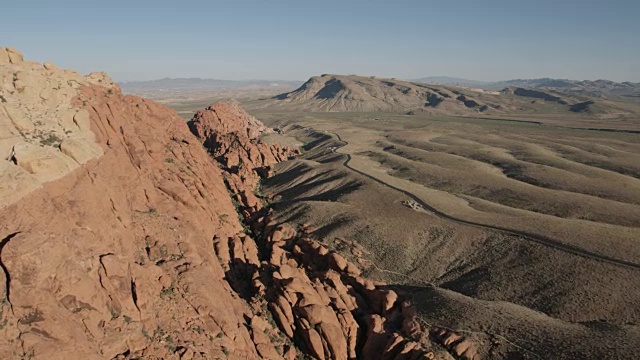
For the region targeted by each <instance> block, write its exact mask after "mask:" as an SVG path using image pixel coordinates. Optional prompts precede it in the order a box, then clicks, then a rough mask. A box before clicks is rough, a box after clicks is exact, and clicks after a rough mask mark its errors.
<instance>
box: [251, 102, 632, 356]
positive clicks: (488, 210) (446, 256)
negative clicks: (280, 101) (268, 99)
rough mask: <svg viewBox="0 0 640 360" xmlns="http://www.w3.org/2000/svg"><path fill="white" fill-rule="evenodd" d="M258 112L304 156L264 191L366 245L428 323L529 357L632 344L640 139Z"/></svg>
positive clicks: (373, 271) (369, 116)
mask: <svg viewBox="0 0 640 360" xmlns="http://www.w3.org/2000/svg"><path fill="white" fill-rule="evenodd" d="M249 106H250V104H249ZM253 114H254V115H255V116H257V117H258V118H260V119H261V120H262V121H264V122H265V123H266V124H268V125H269V126H276V127H280V128H282V129H284V130H285V131H286V134H287V135H288V136H289V137H293V138H295V139H296V140H297V141H299V143H300V144H301V145H302V146H303V149H305V152H304V154H303V155H302V156H301V157H299V158H297V159H295V160H293V161H289V162H285V163H281V164H279V165H278V166H277V167H276V175H275V176H273V177H272V178H269V179H267V180H266V181H265V183H264V184H263V191H265V192H266V193H272V194H277V199H278V201H277V202H276V203H275V204H273V206H274V209H275V210H276V214H278V216H280V217H281V218H282V219H283V220H286V221H294V222H298V223H309V224H311V225H312V226H313V228H314V229H315V232H314V234H315V236H316V237H318V238H321V239H324V241H325V242H326V243H327V244H328V246H329V247H330V248H340V247H341V246H344V245H343V243H342V241H341V239H353V240H356V241H357V242H358V243H360V244H362V245H363V246H364V248H365V249H366V250H367V260H366V263H365V266H366V267H367V269H368V270H367V273H368V275H369V276H372V277H376V278H380V279H383V280H386V281H388V282H389V283H390V284H393V285H392V286H393V287H394V288H395V289H398V290H399V291H403V292H407V293H409V294H410V295H411V296H412V297H413V298H414V299H415V302H416V304H417V305H418V307H419V308H420V310H421V313H422V316H423V320H424V321H425V322H427V323H434V322H435V323H444V324H446V325H447V326H449V327H451V328H453V329H458V330H462V331H469V332H475V333H478V334H484V336H487V335H486V334H492V335H493V336H494V337H499V338H504V339H508V341H509V342H511V343H513V344H517V347H519V348H521V350H522V351H524V352H525V353H527V354H528V356H531V357H532V358H548V357H547V355H546V354H551V353H554V354H555V357H554V358H566V359H574V358H576V359H577V358H581V355H580V354H584V353H585V351H588V352H589V353H591V354H595V353H600V354H602V355H601V356H602V357H603V358H607V357H608V356H607V353H608V354H611V353H610V352H609V351H611V349H612V348H615V349H616V350H615V353H619V354H626V355H629V356H631V354H632V353H633V351H635V350H634V349H637V344H638V342H639V341H640V337H639V336H640V328H639V327H638V325H637V324H638V321H639V320H640V303H639V302H638V299H640V290H639V289H638V287H637V286H636V284H638V283H640V262H638V259H640V247H638V244H637V239H639V238H640V161H638V154H639V153H640V134H638V133H637V132H635V131H633V130H632V131H629V132H625V131H621V132H611V131H601V130H586V129H581V128H579V127H580V126H581V124H580V123H578V126H576V127H578V128H568V127H563V126H557V125H556V124H555V123H553V122H550V123H549V124H539V123H531V122H523V121H513V120H510V119H483V118H472V117H453V116H427V115H425V116H420V115H417V116H416V115H402V114H391V113H326V112H325V113H308V112H305V113H296V112H270V111H268V110H267V111H265V110H261V109H256V110H255V111H253ZM572 126H574V125H572ZM604 126H606V124H596V126H594V124H593V123H588V124H582V127H583V128H584V127H589V128H593V127H604ZM278 138H279V139H280V141H282V140H281V138H282V136H278ZM587 349H589V350H587ZM598 349H600V350H598ZM605 349H606V350H605ZM601 351H602V352H601ZM503 355H504V354H503Z"/></svg>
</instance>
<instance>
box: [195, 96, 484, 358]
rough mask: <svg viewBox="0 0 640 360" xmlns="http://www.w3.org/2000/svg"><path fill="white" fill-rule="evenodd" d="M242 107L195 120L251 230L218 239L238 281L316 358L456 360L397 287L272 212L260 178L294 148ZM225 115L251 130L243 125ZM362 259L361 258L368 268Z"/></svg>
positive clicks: (220, 107)
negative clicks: (266, 136)
mask: <svg viewBox="0 0 640 360" xmlns="http://www.w3.org/2000/svg"><path fill="white" fill-rule="evenodd" d="M237 106H238V105H237V104H233V103H226V102H225V103H218V104H214V105H212V106H211V107H209V108H208V109H206V110H203V111H200V112H198V113H197V114H196V115H195V116H194V118H193V120H192V121H191V122H190V123H189V125H190V128H191V130H192V131H193V132H194V133H195V134H196V135H197V136H198V137H199V138H200V140H201V141H202V142H203V144H204V145H205V146H206V147H207V149H209V151H210V152H211V153H212V154H213V155H214V156H215V157H216V158H218V159H220V161H221V162H222V163H223V164H225V171H226V172H227V174H226V178H227V185H228V187H229V191H230V192H231V193H232V195H233V196H234V197H235V198H236V199H237V201H238V207H239V210H240V212H241V213H242V214H243V217H244V221H245V225H246V226H247V229H246V230H245V231H246V232H247V233H246V234H242V235H235V236H231V237H228V238H216V239H215V240H214V248H215V251H216V255H217V256H218V259H219V260H220V262H221V264H222V267H223V268H224V269H225V271H226V279H227V280H228V281H229V283H230V285H231V287H232V288H233V289H234V290H235V291H236V292H237V293H238V295H239V296H241V297H243V298H245V299H247V301H249V302H251V303H252V307H253V308H254V309H256V311H257V312H258V313H259V314H261V315H262V316H267V317H270V316H272V317H273V319H274V321H275V324H277V327H278V329H279V330H280V331H281V338H282V337H284V338H285V339H288V341H291V342H293V343H294V344H295V345H296V346H297V347H298V348H299V350H300V351H303V352H304V353H306V354H307V355H309V356H311V357H313V358H315V359H321V360H324V359H335V360H342V359H344V360H347V359H358V358H361V359H430V358H431V359H435V358H438V359H448V358H450V355H449V353H447V352H446V350H445V348H443V347H440V346H439V345H436V343H435V342H434V341H432V340H434V339H435V338H430V336H429V331H428V329H425V328H423V325H421V323H420V322H419V320H418V318H417V313H416V311H415V310H414V309H413V307H412V306H411V305H410V303H409V302H407V301H406V300H403V299H402V298H401V296H399V295H398V294H397V293H396V292H395V291H394V290H393V289H390V288H387V287H386V286H385V285H384V284H381V283H374V282H371V281H369V280H366V279H364V278H363V277H361V269H360V268H359V267H358V266H357V265H356V264H355V263H354V262H351V261H348V260H347V259H346V258H345V257H344V256H343V255H341V254H340V253H338V252H336V251H330V250H329V249H328V248H327V247H326V246H325V245H324V244H322V243H321V242H320V241H318V240H315V239H312V238H311V236H310V234H309V231H308V229H307V228H301V229H299V230H296V229H294V228H293V227H292V226H290V225H288V224H278V223H275V222H273V221H272V220H270V216H269V209H268V208H266V207H264V206H263V202H262V199H258V198H257V197H256V196H254V195H253V194H252V193H253V191H254V190H256V185H258V181H259V175H260V174H263V175H264V174H265V172H264V171H261V170H264V168H265V167H268V166H269V165H272V164H275V163H276V162H277V161H279V160H281V159H284V158H285V155H289V154H295V152H294V151H292V150H291V149H287V148H281V147H274V146H273V145H267V144H265V143H261V142H259V141H256V138H257V137H258V136H259V134H261V133H262V132H264V127H263V125H262V124H261V123H258V122H256V121H250V120H252V117H250V115H248V114H243V115H242V116H237V114H241V112H240V111H239V110H238V109H237ZM227 113H228V114H229V115H226V114H227ZM226 119H229V120H231V121H232V122H233V123H236V124H242V126H240V127H239V128H237V127H235V126H233V125H231V124H228V123H226ZM222 124H225V125H224V126H223V125H222ZM244 126H255V128H254V129H246V128H244ZM225 131H226V133H225ZM250 134H253V135H250ZM256 148H259V149H260V152H261V153H263V154H264V153H266V154H273V153H276V154H283V155H282V156H276V157H274V158H273V159H272V158H270V157H268V156H267V157H266V158H265V157H263V158H257V157H251V156H250V155H249V154H250V153H251V152H252V151H254V149H256ZM236 159H242V160H241V161H238V160H236ZM252 172H253V175H252V174H251V173H252ZM239 174H241V175H239ZM249 194H251V195H249ZM343 242H344V243H345V244H349V245H351V246H350V247H351V249H352V251H351V253H352V254H354V255H360V256H361V255H362V254H363V253H364V252H366V250H365V249H363V248H362V247H359V246H356V245H355V244H353V243H352V242H349V241H347V240H343ZM360 256H356V258H358V260H360V261H357V262H358V263H362V264H367V262H366V261H363V259H361V258H360ZM284 343H286V341H285V342H284ZM465 344H471V343H470V342H469V341H467V342H466V343H465ZM280 349H281V350H280V351H279V353H284V352H285V349H284V345H280ZM449 350H450V351H451V352H452V353H453V354H456V355H459V356H460V357H461V358H462V359H466V360H472V359H477V357H476V354H475V352H473V346H471V345H470V346H469V347H468V349H467V348H465V352H464V353H460V354H458V353H457V352H455V351H454V349H453V348H452V349H449Z"/></svg>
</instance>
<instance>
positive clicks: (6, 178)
mask: <svg viewBox="0 0 640 360" xmlns="http://www.w3.org/2000/svg"><path fill="white" fill-rule="evenodd" d="M0 49H1V48H0ZM0 80H1V81H2V88H0V100H1V101H2V103H1V104H0V105H1V106H2V107H0V110H1V111H0V126H1V127H0V129H1V131H2V132H1V133H0V151H2V157H1V159H0V176H1V177H2V179H0V180H1V182H0V184H1V186H2V187H1V188H0V219H1V220H2V221H0V269H1V270H2V271H1V272H0V291H1V292H2V294H3V297H2V300H1V302H0V357H1V358H6V359H11V358H35V359H71V358H73V359H75V358H78V359H114V358H116V359H118V358H120V359H137V358H156V359H223V358H229V359H258V358H265V359H281V358H287V359H295V358H298V357H303V356H310V357H313V358H317V359H354V358H363V359H382V358H384V359H419V358H420V359H431V358H442V359H445V358H448V359H450V358H451V355H449V353H448V352H447V350H449V351H451V353H453V354H455V355H457V356H459V357H461V358H464V359H475V358H477V357H476V353H475V348H474V346H473V345H472V344H471V343H470V342H469V341H468V340H466V339H464V338H462V337H460V336H458V335H456V334H453V333H452V332H450V331H448V330H445V329H438V328H434V329H430V328H429V327H427V326H426V325H425V324H422V323H421V322H420V321H419V319H418V318H417V315H416V313H415V310H413V308H412V306H411V304H410V302H409V301H407V300H406V299H405V298H404V297H403V296H402V294H397V293H396V292H394V291H393V290H392V289H391V288H389V287H387V286H385V285H384V284H379V283H374V282H371V281H369V280H366V279H364V278H363V277H362V276H361V270H360V267H359V266H362V264H359V265H356V263H358V262H357V261H356V262H352V261H348V260H347V258H345V256H343V255H341V254H340V253H337V252H335V251H330V250H329V249H327V248H326V247H325V246H324V245H322V244H321V243H320V242H319V241H318V239H313V238H311V237H310V235H309V233H308V229H306V228H305V227H302V228H299V229H294V228H293V227H292V226H290V225H288V224H280V223H274V222H273V221H272V220H270V217H269V207H268V202H269V200H270V199H269V196H265V195H263V194H260V192H259V184H260V179H261V177H263V176H267V175H269V173H270V169H269V167H270V165H273V164H275V163H276V162H279V161H283V160H286V159H287V158H288V157H290V156H294V155H296V154H297V150H295V149H290V148H286V147H283V146H278V145H270V144H267V143H266V142H263V141H262V140H261V138H260V137H261V135H263V134H264V133H266V132H268V131H269V129H267V128H266V127H264V125H263V124H262V123H260V122H259V121H258V120H257V119H255V118H253V117H251V116H250V115H248V114H247V113H246V112H244V110H242V109H241V108H240V107H239V106H238V105H237V104H235V103H230V102H223V103H218V104H214V105H212V106H211V107H209V108H207V109H205V110H202V111H200V112H198V113H197V114H196V115H195V116H194V118H193V119H192V121H190V122H189V124H188V125H187V124H186V123H184V121H183V120H182V119H181V118H179V117H178V116H177V115H176V114H175V112H173V111H171V110H169V109H167V108H165V107H163V106H161V105H159V104H156V103H154V102H151V101H148V100H145V99H142V98H139V97H135V96H123V95H122V93H121V92H120V89H119V88H118V86H117V85H115V84H114V83H113V82H112V81H111V80H110V79H109V78H108V77H107V76H106V75H104V74H90V75H89V76H84V77H83V76H80V75H78V74H77V73H74V72H70V71H65V70H59V69H57V68H56V67H55V66H53V65H52V64H44V65H40V64H36V63H30V62H25V61H24V60H23V58H22V55H21V54H20V53H19V52H17V51H16V50H13V49H10V48H9V49H7V50H4V49H1V50H0ZM194 134H195V135H194ZM203 145H204V146H203ZM345 243H349V242H348V240H345ZM351 245H352V246H353V248H354V249H356V250H353V251H354V252H353V253H354V254H357V253H358V252H362V251H366V250H364V249H358V248H357V244H351ZM356 258H357V257H356ZM356 260H357V259H356ZM430 330H431V334H430V333H429V331H430ZM438 343H443V344H444V346H440V345H438Z"/></svg>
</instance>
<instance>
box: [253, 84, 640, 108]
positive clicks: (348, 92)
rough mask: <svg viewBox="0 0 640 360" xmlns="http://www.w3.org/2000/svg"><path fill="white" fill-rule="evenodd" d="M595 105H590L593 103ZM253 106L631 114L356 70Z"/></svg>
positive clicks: (550, 95)
mask: <svg viewBox="0 0 640 360" xmlns="http://www.w3.org/2000/svg"><path fill="white" fill-rule="evenodd" d="M592 105H593V106H592ZM254 107H256V108H260V107H266V108H274V109H277V108H279V107H280V108H283V109H286V110H289V111H291V110H293V111H335V112H354V111H357V112H405V113H409V114H416V113H428V114H442V115H474V114H479V113H481V114H487V115H490V114H516V113H520V114H531V113H556V114H574V115H575V114H576V113H587V114H591V115H600V114H616V115H623V114H630V111H631V112H634V111H637V110H638V109H637V108H636V109H632V110H629V108H628V106H626V107H623V106H622V105H619V106H618V105H616V104H615V103H611V102H604V101H602V100H598V99H592V98H588V97H584V96H575V95H568V94H563V93H557V92H554V91H546V90H544V91H543V90H530V89H526V88H522V87H510V88H505V89H503V90H502V91H493V90H491V91H490V90H482V89H471V88H463V87H455V86H445V85H428V84H424V83H420V82H409V81H403V80H397V79H383V78H377V77H364V76H356V75H322V76H315V77H312V78H311V79H309V80H308V81H307V82H306V83H304V84H303V85H302V86H301V87H300V88H298V89H297V90H294V91H292V92H288V93H284V94H281V95H278V96H276V97H274V98H272V99H271V100H269V101H264V102H263V103H262V104H259V105H258V106H254Z"/></svg>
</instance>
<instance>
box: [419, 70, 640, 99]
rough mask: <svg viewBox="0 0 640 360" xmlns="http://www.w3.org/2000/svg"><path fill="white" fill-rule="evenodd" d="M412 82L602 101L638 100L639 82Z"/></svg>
mask: <svg viewBox="0 0 640 360" xmlns="http://www.w3.org/2000/svg"><path fill="white" fill-rule="evenodd" d="M414 81H417V82H422V83H427V84H440V85H454V86H466V87H472V88H479V89H485V90H502V89H504V88H508V87H519V88H525V89H546V90H554V91H557V92H560V93H564V94H572V95H585V96H592V97H597V98H603V99H611V100H622V101H633V102H639V101H640V83H633V82H615V81H610V80H594V81H591V80H582V81H581V80H568V79H551V78H540V79H515V80H507V81H496V82H485V81H476V80H468V79H461V78H454V77H447V76H432V77H425V78H420V79H415V80H414Z"/></svg>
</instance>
